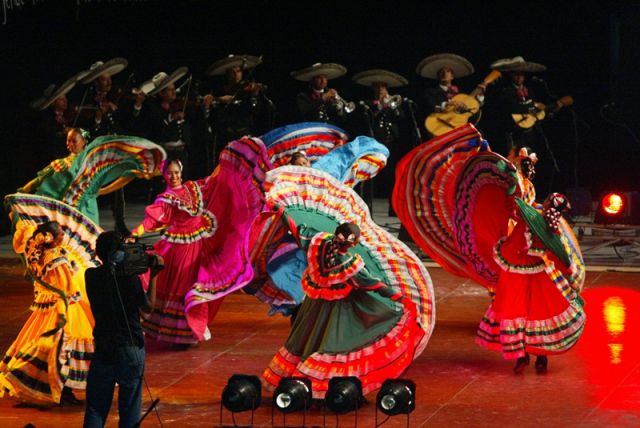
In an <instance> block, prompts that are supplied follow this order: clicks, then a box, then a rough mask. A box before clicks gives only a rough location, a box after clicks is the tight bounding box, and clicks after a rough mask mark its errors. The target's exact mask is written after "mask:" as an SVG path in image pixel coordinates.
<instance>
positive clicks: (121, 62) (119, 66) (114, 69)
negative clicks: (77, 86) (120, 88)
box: [80, 58, 129, 85]
mask: <svg viewBox="0 0 640 428" xmlns="http://www.w3.org/2000/svg"><path fill="white" fill-rule="evenodd" d="M128 64H129V62H128V61H127V60H126V59H124V58H113V59H111V60H109V61H107V62H105V63H104V64H102V65H101V66H99V67H96V68H94V69H93V70H86V71H85V72H86V74H85V75H84V76H83V77H82V78H81V79H80V83H82V84H83V85H86V84H87V83H91V82H93V81H94V80H96V79H97V78H98V77H100V76H102V75H103V74H108V75H109V76H113V75H115V74H118V73H120V72H121V71H122V70H124V69H125V68H127V65H128Z"/></svg>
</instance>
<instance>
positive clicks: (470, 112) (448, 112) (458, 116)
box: [424, 70, 501, 136]
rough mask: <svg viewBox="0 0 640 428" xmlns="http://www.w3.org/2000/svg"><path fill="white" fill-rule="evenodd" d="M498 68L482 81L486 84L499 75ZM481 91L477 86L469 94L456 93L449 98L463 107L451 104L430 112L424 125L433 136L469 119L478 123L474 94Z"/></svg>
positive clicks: (477, 103) (479, 113)
mask: <svg viewBox="0 0 640 428" xmlns="http://www.w3.org/2000/svg"><path fill="white" fill-rule="evenodd" d="M500 76H501V75H500V72H499V71H498V70H493V71H491V73H489V74H488V75H487V77H485V78H484V80H483V81H482V83H483V84H484V85H485V86H486V85H489V84H490V83H492V82H493V81H495V80H496V79H498V78H499V77H500ZM481 93H482V92H481V91H478V88H476V89H475V90H473V91H472V92H471V94H457V95H455V96H454V97H453V98H451V101H452V102H455V103H457V104H460V105H462V106H464V107H461V108H456V107H453V106H452V105H450V104H449V105H448V106H447V107H446V108H445V110H444V111H440V112H436V113H431V114H430V115H429V116H427V118H426V119H425V121H424V127H425V128H427V131H429V132H430V133H431V135H433V136H438V135H442V134H444V133H446V132H449V131H451V130H452V129H455V128H457V127H459V126H462V125H465V124H466V123H468V122H469V121H473V123H474V124H475V123H478V122H479V121H480V116H481V112H480V103H479V102H478V100H477V98H476V95H480V94H481Z"/></svg>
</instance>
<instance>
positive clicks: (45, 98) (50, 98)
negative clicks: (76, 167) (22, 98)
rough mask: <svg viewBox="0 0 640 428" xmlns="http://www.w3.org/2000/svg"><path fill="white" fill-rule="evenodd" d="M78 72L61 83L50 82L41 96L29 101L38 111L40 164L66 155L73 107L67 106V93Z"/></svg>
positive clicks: (38, 152)
mask: <svg viewBox="0 0 640 428" xmlns="http://www.w3.org/2000/svg"><path fill="white" fill-rule="evenodd" d="M79 76H80V74H76V75H75V76H73V77H71V78H70V79H68V80H67V81H65V82H64V83H63V84H62V85H59V86H58V85H56V84H51V85H49V86H48V87H47V89H45V90H44V93H43V94H42V96H40V97H38V98H37V99H35V100H34V101H32V102H31V108H33V109H34V110H36V111H38V112H39V118H38V119H37V123H38V126H37V127H36V132H37V136H36V137H35V139H36V141H38V142H39V144H38V146H39V148H40V149H39V150H38V151H37V154H38V155H41V156H42V157H43V159H42V162H39V163H40V164H44V163H45V162H49V161H51V159H59V158H62V157H64V156H66V155H67V151H66V148H65V147H66V141H67V131H68V130H69V128H71V127H72V126H73V120H74V116H75V111H74V109H71V108H69V101H68V99H67V94H68V93H69V91H71V89H73V88H74V86H75V85H76V83H77V81H78V77H79Z"/></svg>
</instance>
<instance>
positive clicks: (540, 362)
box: [536, 355, 548, 374]
mask: <svg viewBox="0 0 640 428" xmlns="http://www.w3.org/2000/svg"><path fill="white" fill-rule="evenodd" d="M547 363H548V360H547V356H546V355H538V356H537V357H536V373H538V374H544V373H546V372H547Z"/></svg>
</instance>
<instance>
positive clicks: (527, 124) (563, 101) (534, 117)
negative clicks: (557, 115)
mask: <svg viewBox="0 0 640 428" xmlns="http://www.w3.org/2000/svg"><path fill="white" fill-rule="evenodd" d="M572 104H573V98H572V97H571V96H569V95H567V96H564V97H562V98H560V99H559V100H558V105H556V106H555V108H554V110H552V112H551V113H554V112H557V111H558V110H560V109H561V108H563V107H567V106H570V105H572ZM546 115H547V114H546V113H545V112H544V110H538V111H536V112H535V113H523V114H520V113H513V114H512V115H511V117H512V118H513V121H514V122H515V123H516V125H518V126H519V127H520V128H524V129H529V128H531V127H532V126H533V125H535V124H536V122H538V121H539V120H542V119H544V118H545V116H546Z"/></svg>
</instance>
